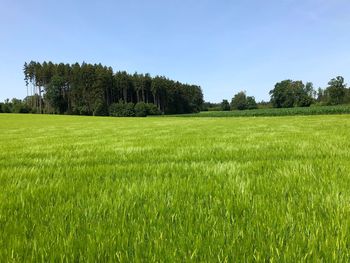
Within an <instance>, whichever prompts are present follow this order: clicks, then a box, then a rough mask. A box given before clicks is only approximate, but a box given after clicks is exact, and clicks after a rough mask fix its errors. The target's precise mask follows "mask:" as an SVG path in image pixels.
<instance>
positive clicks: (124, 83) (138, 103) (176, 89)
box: [23, 61, 203, 116]
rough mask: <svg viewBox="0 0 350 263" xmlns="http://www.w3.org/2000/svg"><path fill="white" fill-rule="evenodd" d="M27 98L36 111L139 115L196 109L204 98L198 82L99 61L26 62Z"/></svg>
mask: <svg viewBox="0 0 350 263" xmlns="http://www.w3.org/2000/svg"><path fill="white" fill-rule="evenodd" d="M23 72H24V79H25V82H26V87H27V98H26V99H25V102H26V103H27V104H28V105H29V107H30V108H31V111H33V112H37V113H58V114H77V115H98V116H101V115H102V116H103V115H113V116H140V115H144V114H142V113H145V114H181V113H193V112H198V111H199V110H200V109H201V105H202V103H203V94H202V90H201V88H200V87H199V86H197V85H189V84H183V83H181V82H179V81H174V80H171V79H168V78H166V77H164V76H155V77H151V76H150V74H138V73H135V74H132V75H131V74H128V73H127V72H126V71H117V72H113V69H112V68H111V67H106V66H102V65H101V64H87V63H82V64H79V63H75V64H64V63H60V64H54V63H52V62H51V61H49V62H43V63H39V62H35V61H31V62H29V63H25V64H24V68H23Z"/></svg>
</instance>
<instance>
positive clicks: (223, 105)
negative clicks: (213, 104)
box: [221, 100, 231, 111]
mask: <svg viewBox="0 0 350 263" xmlns="http://www.w3.org/2000/svg"><path fill="white" fill-rule="evenodd" d="M221 110H222V111H229V110H231V107H230V103H228V101H227V100H223V101H222V102H221Z"/></svg>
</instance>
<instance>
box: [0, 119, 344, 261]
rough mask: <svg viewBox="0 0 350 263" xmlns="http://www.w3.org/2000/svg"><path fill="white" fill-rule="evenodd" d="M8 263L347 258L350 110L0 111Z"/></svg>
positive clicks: (1, 255)
mask: <svg viewBox="0 0 350 263" xmlns="http://www.w3.org/2000/svg"><path fill="white" fill-rule="evenodd" d="M0 149H1V151H0V186H1V191H0V262H24V261H32V262H49V261H56V262H66V261H67V262H71V261H84V262H103V261H111V262H116V261H117V262H118V261H120V262H141V261H142V262H152V261H154V262H155V261H156V262H162V261H164V262H186V261H197V262H246V261H271V262H304V261H305V262H306V261H307V262H309V261H311V262H320V261H321V260H323V261H324V262H330V261H337V262H349V260H350V115H332V116H294V117H261V118H174V117H171V118H166V117H164V118H111V117H106V118H103V117H81V116H49V115H46V116H40V115H6V114H0Z"/></svg>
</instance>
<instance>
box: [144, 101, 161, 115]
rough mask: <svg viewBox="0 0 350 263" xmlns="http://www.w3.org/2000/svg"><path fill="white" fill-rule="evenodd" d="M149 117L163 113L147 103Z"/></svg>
mask: <svg viewBox="0 0 350 263" xmlns="http://www.w3.org/2000/svg"><path fill="white" fill-rule="evenodd" d="M146 107H147V115H161V114H162V112H161V111H160V110H159V109H158V108H157V106H156V105H154V104H153V103H146Z"/></svg>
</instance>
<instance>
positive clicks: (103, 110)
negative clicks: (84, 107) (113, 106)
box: [94, 101, 109, 116]
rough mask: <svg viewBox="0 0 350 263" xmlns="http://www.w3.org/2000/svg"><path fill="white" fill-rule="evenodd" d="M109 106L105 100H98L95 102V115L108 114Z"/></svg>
mask: <svg viewBox="0 0 350 263" xmlns="http://www.w3.org/2000/svg"><path fill="white" fill-rule="evenodd" d="M108 115H109V112H108V107H107V104H106V103H105V102H103V101H98V102H96V103H95V107H94V116H108Z"/></svg>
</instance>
